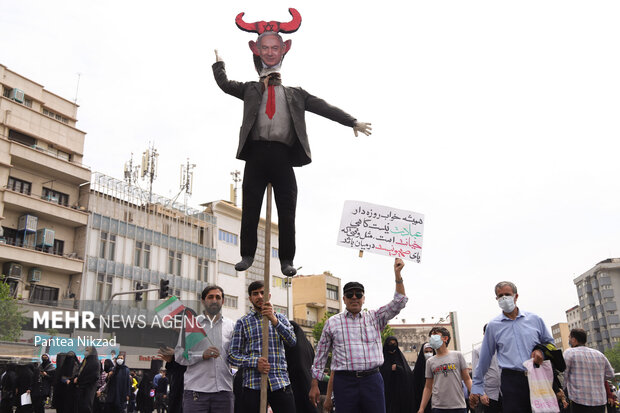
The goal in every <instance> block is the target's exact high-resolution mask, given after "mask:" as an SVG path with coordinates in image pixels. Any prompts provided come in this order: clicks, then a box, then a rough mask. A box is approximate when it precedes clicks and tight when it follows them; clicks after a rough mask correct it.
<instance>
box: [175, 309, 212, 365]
mask: <svg viewBox="0 0 620 413" xmlns="http://www.w3.org/2000/svg"><path fill="white" fill-rule="evenodd" d="M206 336H207V332H206V331H205V330H204V328H202V327H201V326H200V324H199V323H198V321H197V320H196V313H195V312H194V310H192V309H191V308H187V307H185V310H184V312H183V327H182V328H181V337H182V342H181V343H182V344H181V345H182V346H183V349H184V351H183V357H185V359H187V360H189V352H190V350H191V349H192V348H194V347H195V346H196V345H197V344H198V343H200V342H201V341H202V340H203V339H204V338H205V337H206Z"/></svg>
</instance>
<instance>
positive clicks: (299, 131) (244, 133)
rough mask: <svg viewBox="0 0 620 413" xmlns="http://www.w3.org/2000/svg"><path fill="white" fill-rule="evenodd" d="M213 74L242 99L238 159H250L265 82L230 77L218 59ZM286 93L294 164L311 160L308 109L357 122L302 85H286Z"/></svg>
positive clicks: (343, 121)
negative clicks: (237, 79)
mask: <svg viewBox="0 0 620 413" xmlns="http://www.w3.org/2000/svg"><path fill="white" fill-rule="evenodd" d="M213 76H214V77H215V81H216V82H217V85H218V86H219V87H220V89H222V90H223V91H224V92H225V93H228V94H229V95H232V96H234V97H236V98H239V99H242V100H243V123H242V124H241V130H240V132H239V147H238V149H237V159H243V160H247V158H248V151H247V148H248V147H247V145H246V143H247V141H248V136H250V131H251V130H252V127H253V126H254V122H256V118H257V115H258V109H259V106H260V102H261V99H262V96H263V91H262V85H261V83H260V82H236V81H234V80H228V77H227V76H226V69H225V67H224V62H216V63H215V64H213ZM284 94H285V96H286V101H287V102H288V109H289V112H290V114H291V121H292V123H293V131H294V132H295V134H296V137H297V139H296V142H295V145H294V146H293V150H292V152H291V162H292V164H293V166H302V165H306V164H309V163H310V162H312V156H311V154H310V144H309V143H308V135H307V134H306V120H305V112H306V111H309V112H312V113H315V114H317V115H320V116H323V117H325V118H327V119H331V120H333V121H335V122H338V123H341V124H343V125H345V126H349V127H353V126H355V122H356V119H355V118H354V117H353V116H351V115H349V114H348V113H346V112H345V111H343V110H341V109H338V108H337V107H335V106H332V105H330V104H329V103H327V102H325V101H324V100H323V99H319V98H317V97H316V96H312V95H311V94H310V93H308V92H306V91H305V90H303V89H302V88H300V87H286V86H285V87H284Z"/></svg>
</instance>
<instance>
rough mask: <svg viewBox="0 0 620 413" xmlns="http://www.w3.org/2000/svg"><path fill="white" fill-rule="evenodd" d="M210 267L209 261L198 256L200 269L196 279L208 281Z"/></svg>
mask: <svg viewBox="0 0 620 413" xmlns="http://www.w3.org/2000/svg"><path fill="white" fill-rule="evenodd" d="M208 277H209V267H208V261H207V260H203V259H202V258H198V271H196V279H197V280H200V281H205V282H206V281H208Z"/></svg>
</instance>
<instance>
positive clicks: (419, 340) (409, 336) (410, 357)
mask: <svg viewBox="0 0 620 413" xmlns="http://www.w3.org/2000/svg"><path fill="white" fill-rule="evenodd" d="M450 314H451V315H453V314H454V316H453V320H455V321H456V313H455V312H452V313H450ZM404 321H405V320H401V323H400V324H399V323H397V320H393V321H392V322H391V323H390V324H389V326H390V327H391V328H392V330H393V331H394V337H396V339H397V340H398V347H399V348H400V350H401V351H402V352H403V355H404V356H405V359H406V360H407V362H408V363H409V365H410V366H413V365H414V364H415V362H416V360H417V359H418V353H419V352H420V349H421V348H422V346H423V345H424V343H428V340H429V333H430V331H431V329H432V328H433V327H444V328H446V329H447V330H448V331H449V332H450V336H451V339H450V344H448V348H449V349H450V350H457V351H460V344H459V343H460V338H459V335H458V327H457V326H458V324H457V323H455V322H450V323H445V322H443V321H444V320H443V319H442V320H441V322H439V323H434V324H430V323H428V324H424V323H422V324H406V323H405V322H404Z"/></svg>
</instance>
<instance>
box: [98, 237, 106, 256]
mask: <svg viewBox="0 0 620 413" xmlns="http://www.w3.org/2000/svg"><path fill="white" fill-rule="evenodd" d="M107 245H108V233H107V232H103V231H102V232H101V238H99V258H105V250H106V246H107Z"/></svg>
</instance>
